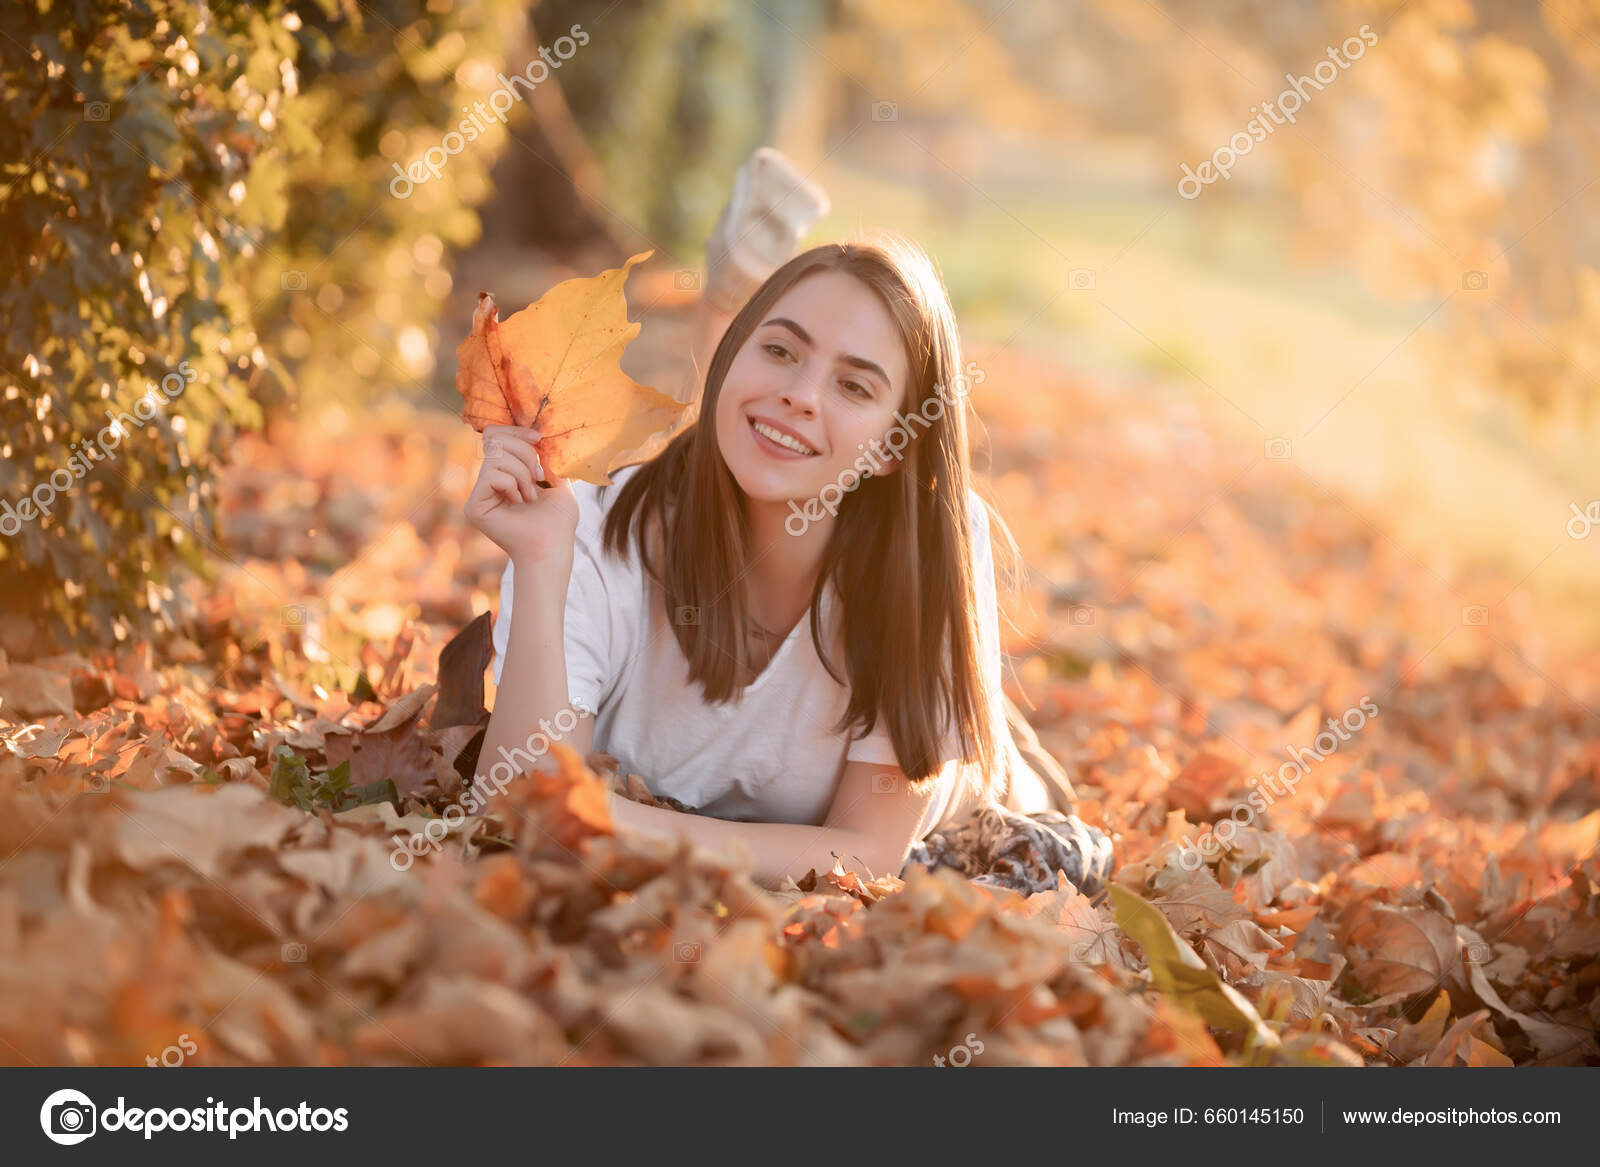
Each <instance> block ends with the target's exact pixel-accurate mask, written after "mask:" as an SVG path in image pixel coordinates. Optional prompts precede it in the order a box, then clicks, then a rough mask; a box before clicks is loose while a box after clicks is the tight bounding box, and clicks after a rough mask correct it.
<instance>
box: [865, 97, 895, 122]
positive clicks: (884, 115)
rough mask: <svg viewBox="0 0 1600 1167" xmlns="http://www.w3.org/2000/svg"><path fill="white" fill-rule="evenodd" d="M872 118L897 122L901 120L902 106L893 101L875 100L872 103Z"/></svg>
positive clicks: (876, 120)
mask: <svg viewBox="0 0 1600 1167" xmlns="http://www.w3.org/2000/svg"><path fill="white" fill-rule="evenodd" d="M872 120H873V121H875V122H897V121H899V120H900V107H899V106H898V105H896V104H895V103H894V102H892V101H875V102H873V103H872Z"/></svg>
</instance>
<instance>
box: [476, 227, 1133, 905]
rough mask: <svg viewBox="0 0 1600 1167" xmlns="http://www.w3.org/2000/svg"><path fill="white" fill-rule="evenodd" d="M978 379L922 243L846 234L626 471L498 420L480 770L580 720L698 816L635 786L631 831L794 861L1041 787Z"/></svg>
mask: <svg viewBox="0 0 1600 1167" xmlns="http://www.w3.org/2000/svg"><path fill="white" fill-rule="evenodd" d="M967 376H968V371H967V370H966V369H965V368H964V367H963V364H962V360H961V350H960V344H959V340H958V336H957V331H956V324H955V318H954V314H953V312H952V310H951V307H950V303H949V299H948V295H947V293H946V292H945V289H944V286H943V284H942V282H941V281H940V279H939V277H938V275H937V273H936V272H935V271H934V269H933V266H932V264H931V263H930V262H929V261H928V259H927V257H926V256H925V255H923V254H922V253H921V252H920V251H919V250H918V249H916V248H915V247H913V246H911V245H909V244H904V243H897V242H892V241H890V242H884V243H874V244H848V243H840V244H829V245H826V246H822V247H817V248H814V249H812V250H810V251H807V252H804V253H803V254H801V255H798V256H796V257H795V258H793V259H791V260H789V261H788V262H787V263H785V264H783V265H782V266H781V267H779V268H778V270H777V271H775V272H774V273H773V274H772V275H771V276H770V277H769V278H768V279H767V280H766V281H765V283H763V284H762V285H761V286H760V287H759V288H758V289H757V290H756V291H755V293H754V295H752V296H751V297H750V298H749V300H748V301H747V302H745V303H744V305H743V307H742V308H741V309H740V310H739V311H738V313H737V315H736V316H734V318H733V320H732V322H731V324H729V325H728V327H727V330H726V332H725V333H724V334H723V335H722V338H721V341H720V343H719V344H718V345H717V348H716V352H715V355H714V357H713V358H712V360H711V364H710V369H709V371H708V374H707V378H706V383H705V388H704V393H703V396H702V398H701V404H700V413H699V416H698V419H697V420H696V421H695V423H694V424H693V425H691V426H690V427H689V428H688V429H686V430H685V431H684V432H683V433H681V434H679V435H678V436H677V437H676V438H675V439H673V441H672V442H671V443H669V444H668V446H667V447H666V448H665V449H664V450H663V451H662V452H661V453H660V454H659V455H658V456H657V457H656V458H654V459H653V460H651V461H649V462H646V463H642V464H637V465H634V466H630V467H628V468H626V469H624V470H621V471H618V472H616V473H615V474H614V475H613V479H614V481H613V485H612V486H609V487H603V488H596V487H592V486H590V485H588V484H585V483H579V484H577V485H576V486H574V485H572V484H569V483H568V482H566V481H565V480H562V479H558V478H550V479H549V480H548V484H547V486H546V485H545V481H546V475H545V473H544V471H543V470H542V468H541V466H540V463H539V457H538V452H537V448H536V443H537V441H538V438H539V435H538V434H537V433H535V432H532V431H529V430H525V429H518V428H515V427H491V428H490V429H489V430H486V431H485V438H486V439H493V442H492V444H491V445H490V448H491V449H493V450H495V451H496V452H494V453H492V454H491V455H490V456H488V457H487V458H486V460H485V462H484V465H483V468H482V470H481V472H480V474H479V477H478V481H477V484H476V485H475V487H474V489H473V492H472V495H471V498H470V499H469V500H468V503H467V508H466V509H467V514H468V516H469V518H470V519H471V521H472V522H473V523H474V524H475V525H476V526H477V527H478V528H479V529H480V530H481V531H483V532H484V533H485V534H486V535H487V536H488V537H489V538H491V539H492V540H494V542H495V543H497V544H498V545H499V546H501V547H502V548H504V549H505V551H506V552H507V554H508V555H509V557H510V560H511V562H510V565H509V566H508V568H507V570H506V574H505V578H504V581H503V585H502V602H501V610H500V616H499V621H498V623H497V626H496V629H495V646H496V650H497V651H496V661H495V677H496V681H497V683H498V684H499V689H498V694H497V698H496V702H495V708H494V712H493V715H492V717H491V719H490V722H489V727H488V730H487V734H486V737H485V741H484V746H483V752H482V754H481V755H480V756H481V757H482V758H484V759H485V762H484V763H482V764H481V765H480V769H481V768H482V767H483V765H487V764H488V760H490V759H498V758H506V759H508V760H512V759H515V758H521V759H527V758H528V757H529V753H528V748H527V737H528V734H529V730H530V728H531V727H533V726H536V725H539V724H541V722H544V723H546V728H548V723H549V722H551V721H552V720H554V721H555V723H556V724H557V725H569V726H572V729H571V731H570V732H569V733H567V735H566V742H567V744H569V745H571V746H572V747H573V748H575V749H577V750H578V751H579V752H580V753H587V752H589V751H590V750H591V749H594V748H598V749H603V750H605V751H606V752H607V753H609V754H611V755H612V756H614V757H616V758H617V759H618V761H619V763H620V764H621V766H622V767H623V771H624V772H625V773H626V772H633V773H637V774H639V775H640V776H641V777H643V778H644V779H645V780H646V781H647V783H648V784H649V785H650V787H651V789H652V791H653V792H654V793H655V794H656V795H657V796H658V797H665V798H669V799H672V800H675V801H676V802H677V803H678V804H680V805H687V806H689V807H692V808H694V809H695V810H696V811H697V812H698V813H683V812H680V811H676V810H669V809H665V808H660V807H648V806H644V805H640V804H637V803H633V802H630V801H628V800H626V799H617V798H613V801H612V813H613V816H614V818H615V821H616V823H617V825H618V826H619V827H620V828H622V829H632V830H638V831H642V832H646V833H650V834H656V835H661V836H666V837H673V836H678V835H683V836H687V837H689V838H690V839H692V840H694V841H696V842H698V843H700V844H702V845H705V846H708V847H711V848H717V849H724V848H728V847H743V848H745V849H747V850H748V851H749V853H750V855H751V857H752V859H753V870H754V874H755V875H756V878H758V879H760V880H762V881H764V882H768V883H774V882H776V881H778V880H781V879H782V877H783V876H785V875H792V876H796V877H798V876H801V875H803V874H804V873H805V872H806V871H808V870H810V869H812V868H816V869H819V870H826V869H827V868H829V867H831V866H832V865H833V863H834V860H835V858H836V857H839V858H842V859H843V860H844V862H845V865H846V866H847V867H853V868H856V869H858V870H863V869H864V870H866V871H868V872H870V873H872V874H883V873H896V874H898V873H899V872H900V871H901V869H902V867H903V866H904V864H905V862H906V860H907V856H908V855H909V854H911V853H912V851H913V848H914V847H915V846H916V845H918V844H919V843H920V842H921V841H922V840H923V839H924V838H925V837H926V836H928V835H929V833H930V832H933V831H935V830H936V829H939V828H941V827H942V826H949V825H953V824H958V823H961V822H963V821H966V820H967V819H970V817H971V816H972V814H973V813H974V811H976V810H978V809H979V808H981V807H983V806H985V805H994V804H996V803H998V801H999V800H1000V799H1001V798H1003V797H1006V796H1007V795H1008V794H1009V795H1010V797H1011V801H1010V805H1011V806H1013V807H1018V808H1020V809H1043V807H1044V806H1045V805H1047V803H1046V801H1045V799H1044V797H1043V791H1042V787H1040V786H1039V784H1038V781H1037V779H1036V778H1034V776H1033V775H1032V774H1030V773H1029V772H1028V771H1027V770H1026V768H1025V767H1023V766H1021V765H1019V764H1016V748H1015V746H1014V744H1013V743H1012V741H1011V738H1010V735H1009V732H1008V729H1007V724H1006V715H1005V712H1004V706H1003V696H1002V692H1001V684H1000V651H999V636H998V616H997V605H996V597H995V554H994V546H995V544H996V542H999V544H1000V545H1001V546H1002V547H1003V548H1004V549H1005V552H1006V554H1007V558H1008V560H1009V561H1010V562H1012V563H1014V562H1015V554H1016V549H1015V544H1014V543H1013V541H1012V539H1011V536H1010V533H1009V532H1008V531H1007V530H1006V528H1005V525H1004V523H1003V522H1002V521H1001V520H1000V519H999V517H998V516H997V515H993V514H991V513H990V511H989V508H988V507H987V505H986V504H985V503H984V502H983V501H982V500H981V499H980V498H979V496H978V495H977V493H976V492H975V491H974V490H973V489H972V487H971V470H970V466H969V459H968V440H967V418H966V410H967V402H966V400H965V398H966V392H967V388H968V384H969V382H968V380H967ZM1008 574H1009V573H1008ZM562 714H565V717H564V719H561V717H560V715H562ZM590 714H592V715H593V716H592V717H590V716H587V715H590ZM512 764H513V765H514V766H516V765H517V763H516V761H513V762H512ZM519 768H525V767H519ZM1023 782H1026V783H1028V784H1029V787H1028V788H1021V783H1023ZM1014 785H1015V786H1017V787H1019V789H1012V787H1013V786H1014ZM1019 798H1020V799H1022V800H1023V801H1022V802H1019V801H1018V799H1019ZM1029 800H1031V801H1032V802H1033V804H1034V805H1033V806H1032V807H1029V806H1026V805H1025V803H1026V802H1027V801H1029ZM1106 858H1107V859H1109V851H1108V852H1107V855H1106ZM1070 874H1071V873H1070V872H1069V875H1070ZM1052 877H1053V872H1052Z"/></svg>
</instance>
